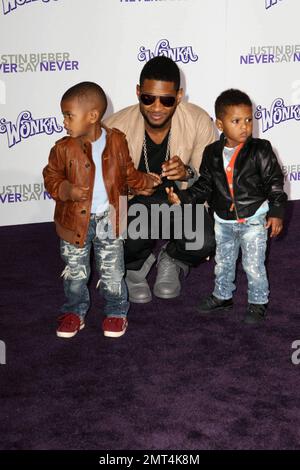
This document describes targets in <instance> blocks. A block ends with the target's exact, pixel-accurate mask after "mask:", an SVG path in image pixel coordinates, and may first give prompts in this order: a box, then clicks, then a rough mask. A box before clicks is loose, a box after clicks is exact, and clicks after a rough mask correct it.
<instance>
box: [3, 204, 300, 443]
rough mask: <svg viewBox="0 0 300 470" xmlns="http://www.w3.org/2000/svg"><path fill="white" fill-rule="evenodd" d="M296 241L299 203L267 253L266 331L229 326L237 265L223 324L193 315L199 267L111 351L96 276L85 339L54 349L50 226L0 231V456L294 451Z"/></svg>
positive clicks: (299, 403) (298, 324)
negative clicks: (0, 357)
mask: <svg viewBox="0 0 300 470" xmlns="http://www.w3.org/2000/svg"><path fill="white" fill-rule="evenodd" d="M299 233H300V201H297V202H293V203H289V205H288V209H287V217H286V229H285V232H284V235H283V236H282V237H281V238H280V239H278V240H274V241H272V243H271V244H270V249H269V257H268V262H267V266H268V272H269V279H270V285H271V301H270V304H269V318H268V320H267V321H266V323H265V324H264V325H260V326H254V327H253V326H246V325H244V324H243V323H242V322H241V320H242V318H243V315H244V314H245V309H246V305H247V297H246V277H245V274H244V273H243V271H242V269H241V266H240V265H239V268H238V272H237V285H238V288H237V291H236V294H235V297H234V302H235V305H234V310H233V312H232V313H227V314H223V315H220V317H219V318H214V319H212V318H211V319H207V318H204V317H201V316H200V315H199V314H198V313H197V312H196V310H195V306H196V305H197V302H198V301H199V299H200V298H201V297H203V296H204V295H206V294H209V293H210V292H211V290H212V287H213V268H214V263H213V261H210V262H208V263H205V264H202V265H200V266H199V267H198V268H197V269H194V270H193V271H192V272H191V273H190V275H189V277H188V278H187V279H186V280H185V281H184V282H183V291H182V295H181V296H180V297H179V298H177V299H175V300H168V301H164V300H160V299H157V298H154V300H153V302H152V303H150V304H146V305H140V306H139V305H134V304H133V305H132V306H131V309H130V312H129V328H128V331H127V333H126V335H125V336H124V337H122V338H120V339H109V338H104V336H103V335H102V332H101V319H102V314H101V311H102V301H101V299H99V298H98V297H97V296H96V295H95V285H96V282H97V279H96V277H95V276H94V277H93V278H92V279H91V286H90V287H91V293H92V308H91V310H90V312H89V314H88V317H87V322H86V328H85V329H84V330H82V331H81V332H80V333H78V334H77V336H75V337H74V338H72V339H69V340H65V339H61V338H57V337H56V335H55V327H56V317H57V315H58V306H59V305H60V304H61V302H62V301H63V292H62V281H61V279H60V273H61V271H62V270H63V265H62V262H61V261H60V258H59V253H58V238H57V237H56V234H55V231H54V225H53V224H50V223H45V224H33V225H24V226H15V227H2V228H1V229H0V235H1V247H2V250H1V251H2V253H1V261H2V263H1V274H2V276H1V278H2V280H1V297H0V306H1V314H0V340H2V341H4V342H5V344H6V364H0V383H1V389H0V396H1V410H0V414H1V439H0V448H1V449H6V450H15V449H20V450H22V449H28V450H29V449H35V450H37V449H44V450H46V449H66V450H74V449H78V450H79V449H82V450H87V449H90V450H93V449H95V450H96V449H97V450H116V449H119V450H134V449H136V450H139V449H147V450H152V449H153V450H154V449H164V450H169V449H173V450H176V449H177V450H182V449H186V450H196V449H197V450H201V449H211V450H213V449H291V450H292V449H299V447H300V393H299V390H300V364H299V365H298V366H297V365H293V363H292V361H291V355H292V353H293V349H292V343H293V341H295V340H300V315H299V313H300V309H299V284H300V269H299ZM154 277H155V270H152V272H151V275H150V281H151V284H152V285H153V281H154ZM299 357H300V354H299Z"/></svg>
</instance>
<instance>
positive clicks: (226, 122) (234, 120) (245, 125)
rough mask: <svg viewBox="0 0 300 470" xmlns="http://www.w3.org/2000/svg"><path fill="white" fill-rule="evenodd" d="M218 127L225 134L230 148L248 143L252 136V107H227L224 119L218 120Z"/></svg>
mask: <svg viewBox="0 0 300 470" xmlns="http://www.w3.org/2000/svg"><path fill="white" fill-rule="evenodd" d="M216 125H217V128H218V129H219V130H220V131H221V132H223V133H224V135H225V137H226V145H227V146H228V147H236V146H237V145H239V144H242V143H244V142H246V140H247V139H248V137H250V136H251V134H252V106H248V105H245V104H240V105H234V106H227V107H226V109H225V114H224V116H223V117H222V119H216Z"/></svg>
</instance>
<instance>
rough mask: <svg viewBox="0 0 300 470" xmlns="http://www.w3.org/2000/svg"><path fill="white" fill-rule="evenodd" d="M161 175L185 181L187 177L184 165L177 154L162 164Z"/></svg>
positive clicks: (169, 178)
mask: <svg viewBox="0 0 300 470" xmlns="http://www.w3.org/2000/svg"><path fill="white" fill-rule="evenodd" d="M161 176H166V178H167V179H168V180H173V181H186V180H187V178H188V174H187V170H186V168H185V165H184V163H183V161H182V160H181V159H180V158H179V157H178V156H177V155H175V156H174V157H173V158H171V159H170V160H168V161H167V162H165V163H163V164H162V174H161Z"/></svg>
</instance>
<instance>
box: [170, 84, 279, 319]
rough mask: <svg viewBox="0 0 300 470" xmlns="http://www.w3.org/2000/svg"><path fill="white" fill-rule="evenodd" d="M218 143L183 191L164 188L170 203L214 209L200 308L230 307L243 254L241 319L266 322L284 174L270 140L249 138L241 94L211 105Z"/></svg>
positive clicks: (248, 115)
mask: <svg viewBox="0 0 300 470" xmlns="http://www.w3.org/2000/svg"><path fill="white" fill-rule="evenodd" d="M215 114H216V125H217V127H218V129H219V130H220V131H221V132H222V134H221V136H220V140H219V141H217V142H214V143H213V144H210V145H208V146H207V147H206V148H205V151H204V154H203V160H202V164H201V167H200V177H199V179H198V180H197V181H196V183H194V185H193V186H192V187H191V188H189V189H187V190H186V191H180V192H179V193H178V192H177V194H175V192H174V190H173V188H171V189H166V191H167V192H168V195H169V201H170V202H171V203H173V204H179V203H180V202H181V203H183V204H188V203H195V202H197V203H204V202H205V201H209V204H210V206H211V207H212V209H213V210H214V218H215V235H216V245H217V247H216V257H215V261H216V267H215V288H214V291H213V293H212V295H210V296H209V297H208V298H206V299H204V300H202V301H201V303H200V305H199V310H200V311H201V312H203V313H207V314H210V315H212V314H214V312H218V311H220V310H228V309H231V308H232V306H233V301H232V294H233V291H234V290H235V284H234V280H235V271H236V260H237V257H238V254H239V249H240V248H241V250H242V263H243V268H244V270H245V272H246V274H247V278H248V308H247V314H246V316H245V319H244V321H245V322H246V323H257V322H260V321H262V320H264V319H265V317H266V308H267V304H268V298H269V284H268V279H267V273H266V269H265V252H266V242H267V234H268V229H270V236H271V237H275V236H277V235H279V233H280V232H281V231H282V219H283V213H284V207H285V204H286V200H287V195H286V194H285V192H284V190H283V183H284V178H283V173H282V171H281V168H280V166H279V163H278V161H277V158H276V155H275V154H274V152H273V150H272V146H271V144H270V142H268V141H267V140H263V139H256V138H253V137H252V103H251V100H250V98H249V96H248V95H246V94H245V93H244V92H242V91H240V90H235V89H230V90H226V91H224V92H223V93H221V95H220V96H219V97H218V98H217V100H216V103H215Z"/></svg>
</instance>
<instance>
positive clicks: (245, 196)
mask: <svg viewBox="0 0 300 470" xmlns="http://www.w3.org/2000/svg"><path fill="white" fill-rule="evenodd" d="M224 140H225V139H224V135H223V134H222V135H221V137H220V140H218V141H217V142H214V143H213V144H210V145H208V146H207V147H206V148H205V150H204V153H203V159H202V163H201V166H200V177H199V179H198V180H197V181H196V182H195V183H194V185H193V186H191V187H190V188H189V189H187V190H185V191H180V199H181V201H182V203H183V204H189V203H191V202H198V203H203V202H205V201H208V202H209V204H210V205H211V207H212V208H213V209H214V210H215V211H216V213H217V215H218V216H219V217H221V218H222V219H225V220H234V219H237V218H245V217H250V216H251V215H253V214H255V212H256V210H257V209H258V208H259V207H260V205H261V204H262V203H263V202H264V201H265V200H268V202H269V212H268V217H280V218H283V214H284V208H285V204H286V201H287V195H286V193H285V192H284V191H283V183H284V177H283V173H282V171H281V168H280V166H279V163H278V161H277V158H276V155H275V154H274V152H273V150H272V146H271V144H270V142H269V141H268V140H262V139H254V138H252V137H249V139H247V141H246V143H245V145H244V147H243V148H242V149H241V151H240V153H239V155H238V157H237V159H236V161H235V166H234V173H233V189H234V204H235V209H234V210H231V211H230V208H231V206H232V202H233V200H232V198H231V195H230V191H229V187H228V183H227V178H226V174H225V170H224V163H223V147H224Z"/></svg>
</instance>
